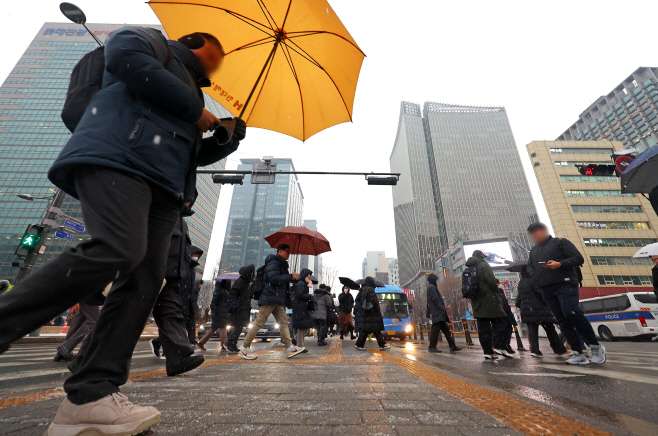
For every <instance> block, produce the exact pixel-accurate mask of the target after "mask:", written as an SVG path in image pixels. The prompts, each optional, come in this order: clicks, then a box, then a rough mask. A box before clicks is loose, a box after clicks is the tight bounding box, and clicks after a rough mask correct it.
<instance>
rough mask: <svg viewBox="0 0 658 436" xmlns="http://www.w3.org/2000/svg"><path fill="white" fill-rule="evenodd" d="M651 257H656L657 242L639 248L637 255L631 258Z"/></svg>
mask: <svg viewBox="0 0 658 436" xmlns="http://www.w3.org/2000/svg"><path fill="white" fill-rule="evenodd" d="M651 256H658V242H656V243H653V244H649V245H645V246H644V247H642V248H640V249H639V250H638V252H637V253H635V254H634V255H633V257H651Z"/></svg>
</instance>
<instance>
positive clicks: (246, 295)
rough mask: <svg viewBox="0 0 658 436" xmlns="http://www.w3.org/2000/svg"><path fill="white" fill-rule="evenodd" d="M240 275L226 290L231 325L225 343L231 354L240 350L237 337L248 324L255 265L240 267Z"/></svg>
mask: <svg viewBox="0 0 658 436" xmlns="http://www.w3.org/2000/svg"><path fill="white" fill-rule="evenodd" d="M239 273H240V277H238V279H237V280H236V281H234V282H233V286H231V289H230V290H229V291H228V294H229V301H230V303H229V308H228V313H229V315H230V317H231V321H230V323H231V326H232V327H233V328H232V329H231V331H230V333H229V336H228V344H227V345H226V346H227V348H228V349H229V352H230V353H231V354H237V353H239V352H240V349H239V348H238V339H239V338H240V334H241V333H242V330H243V329H244V328H245V327H247V326H248V325H249V321H250V317H249V315H250V313H251V299H252V297H253V296H254V292H253V288H252V286H251V282H252V281H253V279H254V275H255V274H256V267H255V266H254V265H253V264H251V265H249V266H243V267H242V268H240V271H239Z"/></svg>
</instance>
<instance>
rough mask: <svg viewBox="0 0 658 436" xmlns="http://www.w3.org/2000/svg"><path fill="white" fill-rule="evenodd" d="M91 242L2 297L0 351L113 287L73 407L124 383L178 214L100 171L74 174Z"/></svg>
mask: <svg viewBox="0 0 658 436" xmlns="http://www.w3.org/2000/svg"><path fill="white" fill-rule="evenodd" d="M75 185H76V190H77V192H78V196H79V197H80V203H81V205H82V213H83V216H84V220H85V226H86V227H87V229H88V231H89V234H90V235H91V240H89V241H85V242H83V243H81V244H80V245H78V246H76V247H74V248H71V249H69V250H67V251H65V252H64V253H62V254H61V255H60V256H59V257H58V258H56V259H55V260H53V261H52V262H50V263H48V264H46V265H44V266H43V267H41V268H40V269H39V270H37V271H35V272H34V273H32V274H31V275H29V276H28V277H27V278H26V279H25V280H23V281H22V282H20V283H19V284H17V285H16V286H14V288H13V289H12V291H11V292H9V293H7V294H6V295H3V296H2V298H0V345H2V344H7V343H9V342H12V341H15V340H16V339H18V338H20V337H22V336H23V335H25V334H27V333H29V332H31V331H32V330H34V329H35V328H37V327H39V326H41V325H43V324H45V323H46V322H47V321H48V320H49V319H52V318H53V317H55V316H56V315H57V314H59V313H62V312H63V311H64V310H66V308H68V307H71V306H73V305H74V304H75V303H78V302H79V301H81V300H83V299H84V298H86V297H88V296H90V295H93V294H95V293H97V292H100V291H102V290H103V289H104V288H105V286H107V284H108V283H110V282H114V285H113V289H112V291H111V292H110V293H109V294H108V296H107V300H106V302H105V305H104V306H103V310H102V311H101V314H100V316H99V317H98V321H97V322H96V325H95V327H94V328H93V330H92V331H91V333H90V335H89V337H88V339H89V341H88V347H86V352H85V353H84V358H83V359H82V360H81V361H80V362H79V364H80V365H79V368H78V370H77V372H75V373H74V374H73V375H72V376H71V377H69V378H68V379H67V380H66V382H65V383H64V389H65V391H66V392H67V394H68V398H69V400H70V401H71V402H72V403H74V404H84V403H88V402H91V401H96V400H98V399H100V398H102V397H105V396H107V395H109V394H112V393H114V392H117V391H118V390H119V386H121V385H122V384H124V383H126V380H127V379H128V373H129V368H130V358H131V356H132V353H133V351H134V349H135V345H136V344H137V341H138V340H139V337H140V335H141V333H142V331H143V329H144V326H145V324H146V320H147V318H148V316H149V314H150V312H151V310H152V309H153V305H154V304H155V300H156V299H157V297H158V293H159V292H160V288H161V286H162V280H163V279H164V274H165V263H166V260H167V254H168V252H169V242H170V240H171V233H172V231H173V228H174V225H175V224H176V221H177V220H178V215H179V213H180V209H179V206H178V200H177V199H176V198H175V197H174V196H173V195H172V194H170V193H168V192H166V191H164V190H162V189H160V188H158V187H155V186H152V185H150V184H149V183H147V182H146V181H144V180H143V179H141V178H139V177H137V176H133V175H129V174H126V173H122V172H119V171H115V170H110V169H106V168H101V167H84V168H82V167H81V168H80V169H79V170H76V175H75Z"/></svg>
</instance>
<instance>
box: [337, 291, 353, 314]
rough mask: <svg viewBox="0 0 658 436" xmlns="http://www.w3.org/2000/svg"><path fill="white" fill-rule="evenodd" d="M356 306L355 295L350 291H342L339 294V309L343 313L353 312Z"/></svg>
mask: <svg viewBox="0 0 658 436" xmlns="http://www.w3.org/2000/svg"><path fill="white" fill-rule="evenodd" d="M352 308H354V297H352V294H350V293H349V292H348V293H347V294H346V293H344V292H341V293H340V295H339V296H338V310H339V311H340V312H343V313H352Z"/></svg>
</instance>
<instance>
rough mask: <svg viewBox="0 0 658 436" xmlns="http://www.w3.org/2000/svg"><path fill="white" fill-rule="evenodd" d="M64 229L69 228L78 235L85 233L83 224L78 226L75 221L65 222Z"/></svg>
mask: <svg viewBox="0 0 658 436" xmlns="http://www.w3.org/2000/svg"><path fill="white" fill-rule="evenodd" d="M64 227H67V228H69V229H71V230H73V231H76V232H78V233H82V232H84V231H85V226H83V225H82V224H78V223H76V222H75V221H71V220H66V221H64Z"/></svg>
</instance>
